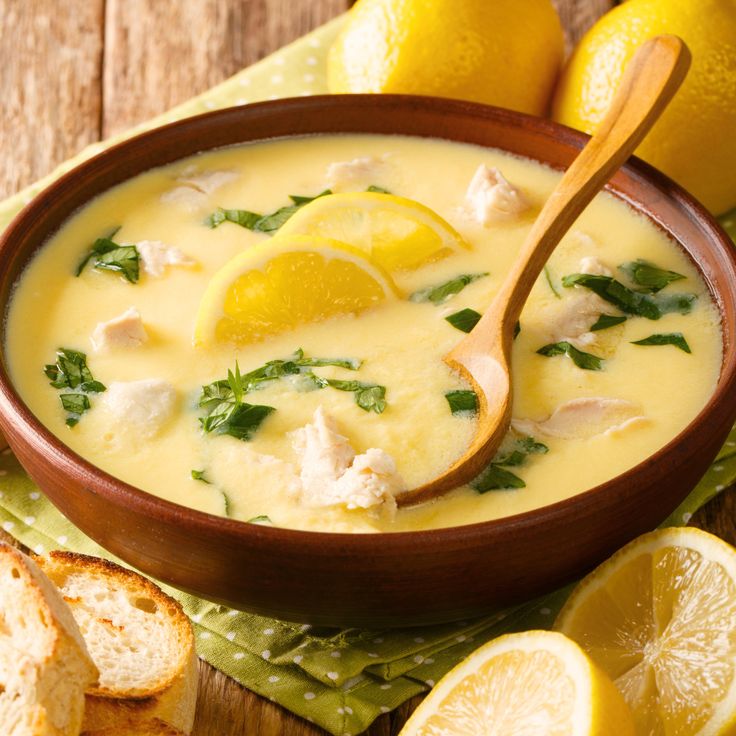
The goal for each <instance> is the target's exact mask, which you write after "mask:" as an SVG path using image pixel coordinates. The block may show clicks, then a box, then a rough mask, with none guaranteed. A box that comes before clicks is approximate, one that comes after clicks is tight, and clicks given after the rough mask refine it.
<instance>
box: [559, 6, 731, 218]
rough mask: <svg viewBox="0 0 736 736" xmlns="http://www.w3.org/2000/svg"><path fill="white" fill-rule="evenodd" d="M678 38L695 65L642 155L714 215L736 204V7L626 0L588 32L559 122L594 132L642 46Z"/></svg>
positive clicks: (563, 91) (565, 83)
mask: <svg viewBox="0 0 736 736" xmlns="http://www.w3.org/2000/svg"><path fill="white" fill-rule="evenodd" d="M661 33H673V34H675V35H678V36H680V37H681V38H683V39H684V41H685V42H686V43H687V45H688V47H689V48H690V51H691V53H692V57H693V58H692V66H691V68H690V72H689V74H688V76H687V79H686V80H685V82H684V84H683V86H682V88H681V89H680V90H679V91H678V92H677V94H676V95H675V97H674V99H673V100H672V102H671V103H670V105H669V107H668V109H667V110H665V112H664V114H663V115H662V117H661V119H660V120H659V121H658V122H657V123H656V124H655V125H654V128H653V129H652V131H651V132H650V133H649V134H648V135H647V137H646V138H645V139H644V141H643V143H642V144H641V145H640V146H639V148H638V149H637V151H636V153H637V155H638V156H641V158H643V159H644V160H645V161H647V162H648V163H650V164H652V165H654V166H656V167H657V168H659V169H661V170H662V171H663V172H664V173H665V174H667V175H668V176H671V177H672V178H673V179H674V180H675V181H677V182H678V183H679V184H681V185H682V186H684V187H685V188H686V189H688V190H690V191H691V192H692V193H693V194H694V195H695V196H696V197H697V198H698V199H700V200H701V201H702V202H703V204H705V206H706V207H708V208H709V209H710V210H711V211H712V212H714V213H716V214H719V213H721V212H724V211H726V210H727V209H729V208H730V207H733V206H734V205H736V136H734V134H733V130H734V127H736V3H734V2H733V0H628V2H626V3H624V4H622V5H619V6H618V7H616V8H614V9H613V10H611V11H610V12H609V13H606V15H604V16H603V17H602V18H600V19H599V20H598V21H597V22H596V24H595V25H594V26H593V27H592V28H591V29H590V30H589V31H588V32H587V33H586V34H585V36H584V37H583V38H582V40H581V41H580V43H579V45H578V46H577V48H576V49H575V51H574V52H573V55H572V56H571V58H570V59H569V61H568V63H567V65H566V67H565V70H564V71H563V74H562V76H561V78H560V82H559V84H558V87H557V90H556V92H555V98H554V103H553V117H554V119H555V120H557V121H559V122H561V123H564V124H565V125H570V126H571V127H573V128H578V129H579V130H583V131H585V132H586V133H592V132H593V131H594V130H595V128H596V126H597V125H598V123H599V122H600V121H601V119H602V118H603V115H604V114H605V112H606V110H607V109H608V107H609V105H610V102H611V99H612V98H613V95H614V93H615V90H616V88H617V87H618V85H619V83H620V81H621V78H622V76H623V72H624V69H625V67H626V64H627V63H628V61H629V60H630V59H631V57H632V56H633V55H634V53H635V51H636V49H637V48H638V47H639V46H640V45H641V44H642V43H644V41H646V40H647V39H649V38H652V37H653V36H656V35H658V34H661Z"/></svg>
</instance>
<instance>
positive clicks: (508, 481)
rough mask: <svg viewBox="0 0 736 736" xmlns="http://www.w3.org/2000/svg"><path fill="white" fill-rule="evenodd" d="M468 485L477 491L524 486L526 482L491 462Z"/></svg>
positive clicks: (485, 491)
mask: <svg viewBox="0 0 736 736" xmlns="http://www.w3.org/2000/svg"><path fill="white" fill-rule="evenodd" d="M470 487H471V488H472V489H473V490H474V491H477V492H478V493H488V491H500V490H506V489H510V488H526V483H524V481H523V480H522V479H521V478H519V476H518V475H516V474H515V473H512V472H511V471H510V470H505V469H504V468H502V467H501V466H500V465H495V464H494V463H491V464H490V465H489V466H488V467H487V468H485V470H483V471H481V474H480V475H479V476H478V477H477V478H475V479H474V480H472V481H471V482H470Z"/></svg>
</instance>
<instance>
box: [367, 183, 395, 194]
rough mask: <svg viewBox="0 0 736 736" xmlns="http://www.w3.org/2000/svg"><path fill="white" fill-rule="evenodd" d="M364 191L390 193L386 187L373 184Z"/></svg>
mask: <svg viewBox="0 0 736 736" xmlns="http://www.w3.org/2000/svg"><path fill="white" fill-rule="evenodd" d="M366 192H373V193H374V194H391V192H389V190H388V189H384V188H383V187H379V186H376V185H375V184H371V185H370V186H369V187H368V189H366Z"/></svg>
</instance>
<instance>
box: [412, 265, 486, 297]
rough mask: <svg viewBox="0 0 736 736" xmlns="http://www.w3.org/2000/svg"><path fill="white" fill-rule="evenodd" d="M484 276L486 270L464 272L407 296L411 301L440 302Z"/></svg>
mask: <svg viewBox="0 0 736 736" xmlns="http://www.w3.org/2000/svg"><path fill="white" fill-rule="evenodd" d="M484 276H488V273H487V272H484V273H466V274H462V275H460V276H457V277H456V278H454V279H451V280H450V281H447V282H445V283H444V284H439V285H438V286H429V287H427V288H426V289H420V290H419V291H415V292H414V293H413V294H411V295H410V296H409V301H411V302H432V304H442V303H443V302H446V301H447V300H448V299H449V298H450V297H452V296H454V295H455V294H459V293H460V292H461V291H462V290H463V289H464V288H465V287H466V286H467V285H468V284H472V283H473V281H477V280H478V279H480V278H483V277H484Z"/></svg>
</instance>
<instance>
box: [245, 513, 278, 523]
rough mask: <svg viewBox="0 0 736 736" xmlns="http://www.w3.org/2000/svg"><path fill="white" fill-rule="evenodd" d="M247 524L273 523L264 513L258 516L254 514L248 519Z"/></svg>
mask: <svg viewBox="0 0 736 736" xmlns="http://www.w3.org/2000/svg"><path fill="white" fill-rule="evenodd" d="M246 523H247V524H273V522H272V521H271V519H270V518H269V517H268V516H266V515H265V514H261V515H260V516H254V517H253V518H252V519H248V521H247V522H246Z"/></svg>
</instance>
